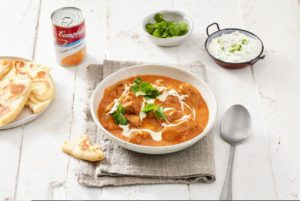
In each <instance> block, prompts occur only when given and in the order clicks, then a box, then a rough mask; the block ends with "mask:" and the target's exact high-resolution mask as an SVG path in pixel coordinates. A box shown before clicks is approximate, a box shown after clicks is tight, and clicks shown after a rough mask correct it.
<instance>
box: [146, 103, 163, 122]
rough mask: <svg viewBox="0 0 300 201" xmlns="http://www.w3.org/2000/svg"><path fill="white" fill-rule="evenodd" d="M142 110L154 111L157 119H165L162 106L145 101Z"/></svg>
mask: <svg viewBox="0 0 300 201" xmlns="http://www.w3.org/2000/svg"><path fill="white" fill-rule="evenodd" d="M142 112H145V113H149V112H154V115H155V117H156V118H157V119H162V120H165V119H166V115H165V113H164V108H163V107H162V106H158V105H155V104H153V103H147V104H146V105H145V106H144V108H143V109H142Z"/></svg>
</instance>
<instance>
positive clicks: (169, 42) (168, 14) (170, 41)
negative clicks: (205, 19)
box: [142, 10, 193, 47]
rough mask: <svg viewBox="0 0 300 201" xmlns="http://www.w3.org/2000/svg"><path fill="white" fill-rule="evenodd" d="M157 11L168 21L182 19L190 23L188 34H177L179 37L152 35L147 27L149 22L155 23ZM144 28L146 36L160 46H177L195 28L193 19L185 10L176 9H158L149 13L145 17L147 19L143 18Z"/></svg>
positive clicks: (181, 20)
mask: <svg viewBox="0 0 300 201" xmlns="http://www.w3.org/2000/svg"><path fill="white" fill-rule="evenodd" d="M156 13H160V14H162V15H163V17H164V18H165V20H167V21H176V22H178V21H180V22H185V23H187V24H188V25H189V30H188V32H187V33H186V34H184V35H183V36H177V37H173V38H157V37H154V36H152V35H151V34H149V33H148V32H147V30H146V28H145V26H146V24H147V23H154V22H155V21H154V15H155V14H156ZM142 26H143V27H142V28H143V30H144V32H145V34H146V36H147V37H148V38H149V39H150V40H151V41H152V42H153V43H155V44H156V45H158V46H165V47H167V46H176V45H179V44H181V43H182V42H183V41H185V40H186V39H187V38H188V37H189V36H190V34H191V33H192V30H193V22H192V20H191V19H190V18H189V17H187V16H186V15H185V14H184V13H183V12H181V11H176V10H161V11H157V12H154V13H152V14H150V15H148V16H147V17H145V19H144V20H143V23H142Z"/></svg>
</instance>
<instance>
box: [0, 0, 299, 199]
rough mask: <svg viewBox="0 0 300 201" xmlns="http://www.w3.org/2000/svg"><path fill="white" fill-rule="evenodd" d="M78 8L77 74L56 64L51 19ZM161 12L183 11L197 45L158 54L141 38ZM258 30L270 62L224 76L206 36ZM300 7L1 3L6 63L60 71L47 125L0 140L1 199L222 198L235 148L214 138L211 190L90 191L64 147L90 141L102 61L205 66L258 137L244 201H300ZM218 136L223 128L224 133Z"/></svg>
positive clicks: (257, 1)
mask: <svg viewBox="0 0 300 201" xmlns="http://www.w3.org/2000/svg"><path fill="white" fill-rule="evenodd" d="M63 6H76V7H79V8H81V9H82V10H83V12H84V14H85V16H86V28H87V44H88V53H89V55H88V59H87V60H86V61H85V63H84V64H82V65H80V66H79V67H77V68H64V67H61V66H59V65H58V64H57V62H56V60H55V52H54V46H53V42H52V41H53V37H52V27H51V20H50V14H51V13H52V11H53V10H55V9H57V8H60V7H63ZM159 9H178V10H182V11H183V12H185V13H187V14H188V15H189V16H190V17H191V18H192V20H193V21H194V31H193V33H192V36H191V38H189V40H188V41H186V42H185V43H184V44H182V45H181V46H178V47H173V48H159V47H157V46H155V45H154V44H153V43H151V42H150V41H149V40H147V39H146V38H145V37H144V36H143V34H142V31H141V20H142V18H143V17H144V16H145V15H147V14H148V13H150V12H153V11H156V10H159ZM212 22H218V23H219V24H220V26H221V27H222V28H226V27H240V28H245V29H248V30H250V31H253V32H254V33H256V34H257V35H258V36H260V37H261V39H262V40H263V41H264V44H265V48H266V51H265V53H266V55H267V56H266V58H265V59H264V60H262V61H259V62H258V63H257V64H256V65H255V66H254V67H253V68H245V69H242V70H226V69H223V68H220V67H218V66H217V65H216V64H215V63H213V62H212V60H211V59H210V58H209V57H208V55H207V53H206V52H205V49H204V41H205V39H206V34H205V28H206V26H207V25H208V24H210V23H212ZM299 46H300V1H299V0H298V1H297V0H223V1H220V0H185V1H182V0H164V1H153V0H126V1H124V0H123V1H122V0H98V1H97V0H77V1H76V0H52V1H50V0H43V1H42V0H19V1H18V0H10V1H5V0H0V55H1V56H4V55H12V56H19V57H25V58H28V59H33V60H35V61H36V62H41V63H44V64H48V65H50V66H52V67H53V70H52V75H53V77H54V80H55V84H56V90H57V94H56V98H55V100H54V102H53V104H52V105H51V107H50V108H49V109H48V110H47V111H46V113H45V114H43V115H42V116H41V117H40V118H39V119H38V120H36V121H34V122H32V123H30V124H28V125H26V126H23V127H20V128H16V129H11V130H7V131H0V159H1V162H0V199H1V200H2V199H5V200H13V199H22V200H24V199H218V197H219V195H220V192H221V189H222V185H223V182H224V179H225V172H226V166H227V161H228V156H229V145H228V144H226V143H225V142H224V141H223V140H222V139H221V137H220V135H216V136H215V161H216V179H217V180H216V181H215V182H214V183H212V184H192V185H149V186H148V185H144V186H130V187H118V188H114V187H107V188H102V189H97V188H87V187H84V186H81V185H79V184H78V183H77V181H76V177H75V173H76V169H77V168H78V161H76V160H74V159H73V158H70V157H68V156H66V155H65V154H63V153H62V152H61V150H60V147H61V145H62V143H63V141H64V140H66V139H69V138H74V137H76V136H77V135H80V134H82V133H81V128H82V125H83V113H82V110H83V107H84V104H83V101H82V100H83V94H84V93H82V92H83V91H84V90H85V88H84V82H85V75H86V66H87V65H88V64H94V63H102V61H103V59H105V58H107V59H118V60H140V61H149V62H151V61H152V62H166V63H175V62H185V61H195V60H200V61H202V62H203V63H205V65H206V67H207V76H208V83H209V85H210V86H211V87H212V89H213V91H214V92H215V94H216V96H217V100H218V105H219V112H218V119H217V123H216V125H219V122H220V118H221V116H222V115H223V113H224V111H225V110H226V108H227V107H229V106H230V105H232V104H235V103H242V104H245V105H246V106H247V107H248V108H249V109H250V111H251V114H252V117H253V121H254V122H253V123H254V125H253V135H252V136H251V138H250V139H249V140H247V141H246V142H245V143H244V144H243V145H241V146H238V147H237V150H236V158H235V167H234V168H235V169H234V175H233V176H234V178H233V180H234V184H233V188H234V192H233V196H234V198H235V199H276V198H280V199H300V121H299V113H300V104H299V102H300V60H299V56H300V47H299ZM215 129H218V127H215Z"/></svg>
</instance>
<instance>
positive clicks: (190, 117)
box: [98, 75, 209, 146]
mask: <svg viewBox="0 0 300 201" xmlns="http://www.w3.org/2000/svg"><path fill="white" fill-rule="evenodd" d="M208 116H209V111H208V107H207V105H206V103H205V101H204V100H203V98H202V96H201V94H200V92H199V91H198V90H197V89H196V88H195V87H193V86H192V85H191V84H189V83H186V82H181V81H178V80H175V79H172V78H169V77H164V76H158V75H139V76H138V77H131V78H128V79H125V80H122V81H120V82H118V83H116V84H115V85H113V86H111V87H108V88H106V89H105V92H104V96H103V99H102V100H101V102H100V104H99V108H98V118H99V120H100V122H101V124H102V125H103V127H104V128H105V129H106V130H108V131H109V132H110V133H112V134H113V135H115V136H117V137H118V138H121V139H123V140H125V141H129V142H131V143H134V144H139V145H146V146H166V145H174V144H179V143H181V142H185V141H187V140H190V139H191V138H193V137H195V136H197V135H199V134H200V133H201V132H202V131H203V130H204V128H205V126H206V124H207V122H208Z"/></svg>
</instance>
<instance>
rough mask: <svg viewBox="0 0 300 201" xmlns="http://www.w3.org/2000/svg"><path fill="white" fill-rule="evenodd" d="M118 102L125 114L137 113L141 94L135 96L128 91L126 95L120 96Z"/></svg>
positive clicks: (139, 108)
mask: <svg viewBox="0 0 300 201" xmlns="http://www.w3.org/2000/svg"><path fill="white" fill-rule="evenodd" d="M120 102H121V104H122V106H123V108H124V109H125V112H126V113H127V114H139V112H140V110H141V107H142V102H143V100H142V97H141V96H135V94H134V93H133V92H132V91H130V92H128V94H127V95H126V96H123V97H121V100H120Z"/></svg>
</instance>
